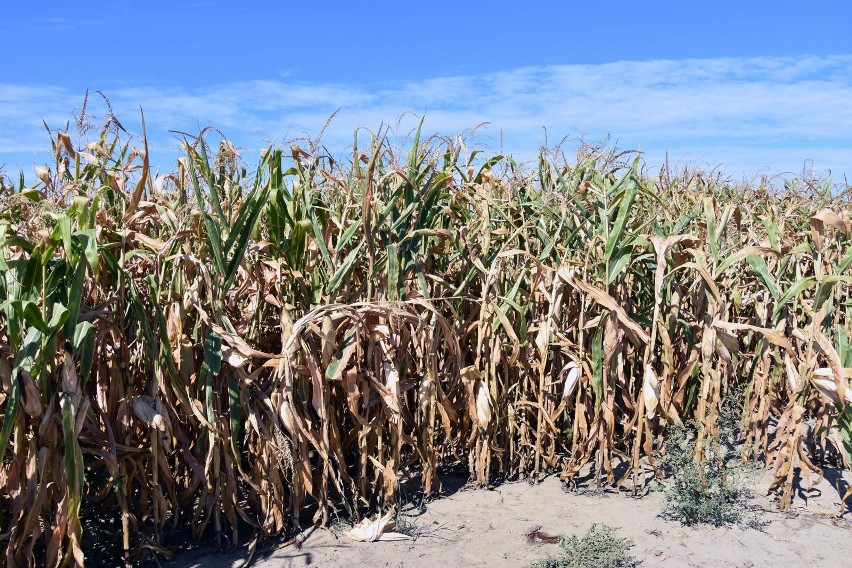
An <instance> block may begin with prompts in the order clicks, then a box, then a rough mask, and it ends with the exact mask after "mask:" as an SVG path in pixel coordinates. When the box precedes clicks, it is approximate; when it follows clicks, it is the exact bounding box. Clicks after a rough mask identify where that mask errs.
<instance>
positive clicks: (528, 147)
mask: <svg viewBox="0 0 852 568" xmlns="http://www.w3.org/2000/svg"><path fill="white" fill-rule="evenodd" d="M93 87H97V86H93ZM107 94H108V96H109V97H110V100H111V102H112V105H113V107H114V109H115V111H116V113H117V115H118V117H119V118H120V119H121V120H122V121H123V122H125V125H129V124H133V123H134V117H137V116H138V109H139V107H140V106H141V107H142V108H144V110H145V115H146V120H147V123H148V128H149V134H150V136H151V138H152V140H153V145H154V149H155V150H154V153H155V156H156V153H157V152H158V151H159V152H160V155H162V156H166V155H167V154H168V153H169V152H170V151H171V150H172V149H173V148H174V147H175V145H176V144H175V142H174V137H173V135H170V134H169V133H168V130H169V129H174V130H187V131H190V132H191V131H196V130H197V129H198V127H199V126H200V125H202V126H203V125H206V124H212V125H214V126H217V127H219V128H220V129H222V130H223V131H224V132H225V133H226V134H227V135H228V136H229V137H231V138H232V139H233V140H234V141H235V142H236V143H238V144H239V145H241V146H243V147H246V148H249V149H250V150H252V151H256V150H259V149H260V148H261V147H263V146H264V145H265V144H266V143H267V142H269V141H270V140H277V141H279V142H281V141H282V140H283V139H284V138H287V137H291V136H296V135H300V134H302V133H308V134H310V135H316V134H317V133H318V132H319V131H320V129H321V128H322V126H323V124H324V123H325V122H326V120H327V119H328V117H329V116H330V114H331V113H332V112H334V111H335V110H338V109H340V112H339V113H338V115H337V116H336V117H335V119H334V121H333V122H332V124H331V126H330V128H329V129H328V130H327V131H326V135H325V138H324V141H325V142H326V144H327V145H328V146H330V147H333V148H337V149H341V150H342V149H343V147H345V146H346V145H347V144H351V139H352V132H353V130H354V129H355V128H356V127H366V128H369V129H373V130H375V129H376V128H378V127H379V125H380V124H381V123H382V122H393V121H395V120H396V119H397V117H399V116H401V115H403V114H405V113H413V114H410V115H408V117H407V118H405V119H404V120H403V123H404V127H409V126H411V125H413V124H415V123H416V121H417V116H420V115H422V114H423V113H425V115H426V122H425V128H426V129H427V130H428V131H430V132H440V133H444V134H452V133H456V132H460V131H463V130H465V129H467V128H470V127H473V126H476V125H477V124H479V123H482V122H488V123H490V125H491V126H490V127H489V128H487V129H486V130H484V131H483V132H484V135H485V136H486V137H490V139H491V140H492V145H493V146H496V145H498V144H499V141H500V140H501V136H502V140H503V141H504V143H505V149H506V150H507V151H509V152H512V153H515V154H519V155H521V156H530V155H531V154H532V153H533V152H534V151H535V149H536V148H537V147H538V146H539V145H540V144H542V143H543V142H544V130H543V129H545V128H546V131H547V133H548V136H549V141H550V142H551V143H554V142H558V141H559V140H560V139H562V138H563V137H569V138H572V139H579V138H580V137H585V139H587V140H590V141H597V140H602V139H604V138H605V137H606V136H607V135H609V136H611V138H612V139H614V140H617V141H618V142H619V145H620V146H621V147H626V148H641V149H642V150H643V151H644V152H645V156H646V161H647V163H648V164H649V165H651V166H654V165H658V164H660V163H661V162H662V161H663V159H664V156H665V153H666V152H668V155H669V156H670V158H671V159H672V160H674V161H680V162H692V163H695V162H700V163H704V164H707V165H709V166H711V167H715V166H717V165H721V167H722V169H724V170H725V171H727V172H729V173H730V174H732V175H735V176H739V175H743V174H751V173H755V172H758V171H760V172H765V173H777V172H791V173H798V172H800V171H801V169H802V166H803V164H804V163H805V162H806V161H811V162H812V163H813V166H814V167H815V168H817V169H819V170H825V169H829V168H830V169H831V170H832V172H833V174H834V176H835V178H836V179H840V178H841V177H842V175H843V174H850V175H852V151H850V149H852V102H850V101H852V55H841V56H834V57H795V58H726V59H705V60H661V61H642V62H633V61H620V62H614V63H609V64H602V65H568V66H547V67H526V68H521V69H513V70H507V71H504V72H500V73H487V74H479V75H472V76H455V77H435V78H429V79H424V80H418V81H410V82H402V83H389V84H378V85H366V86H365V85H345V84H335V83H325V84H311V83H304V82H298V81H291V80H288V79H287V78H281V77H280V76H277V77H274V78H270V79H267V80H257V81H249V82H240V83H225V84H220V85H214V86H209V87H199V88H192V87H187V86H181V85H175V86H174V87H172V88H162V87H157V88H154V87H150V86H145V85H126V86H123V87H120V88H113V89H112V90H111V91H110V92H108V93H107ZM81 102H82V93H76V92H70V91H69V90H68V89H65V88H62V87H61V86H55V85H44V84H41V85H39V84H30V85H9V84H5V85H3V84H0V164H2V163H3V162H6V163H7V168H8V167H9V166H18V165H20V166H25V165H26V166H28V164H24V163H22V164H15V163H14V162H13V158H14V159H17V160H21V159H22V158H21V157H22V156H25V157H26V156H34V155H36V153H37V152H38V151H39V150H40V149H43V148H44V146H45V145H46V137H45V135H44V133H43V129H42V128H41V119H42V118H44V119H45V120H46V121H47V122H48V123H49V124H51V125H52V126H60V125H61V124H62V123H63V122H64V121H65V120H67V119H68V118H69V117H70V111H71V110H72V109H74V108H78V107H79V106H80V104H81ZM137 123H138V121H137ZM137 129H138V126H137ZM4 156H6V157H4ZM24 159H26V158H24ZM33 159H35V158H31V159H30V161H32V160H33ZM164 165H165V164H164Z"/></svg>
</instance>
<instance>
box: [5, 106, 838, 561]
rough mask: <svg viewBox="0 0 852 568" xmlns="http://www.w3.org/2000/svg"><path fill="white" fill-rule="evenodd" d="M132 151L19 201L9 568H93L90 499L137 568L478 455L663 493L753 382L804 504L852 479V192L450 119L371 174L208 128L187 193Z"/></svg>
mask: <svg viewBox="0 0 852 568" xmlns="http://www.w3.org/2000/svg"><path fill="white" fill-rule="evenodd" d="M123 137H125V136H124V132H123V129H122V128H121V127H120V124H118V122H117V121H115V120H114V119H110V121H109V122H107V125H106V126H105V127H104V128H103V130H102V131H101V133H100V136H99V137H98V139H97V140H94V141H91V142H88V143H86V140H78V141H77V142H76V144H75V143H74V141H73V140H72V137H71V136H70V135H69V134H68V133H66V132H58V133H54V134H53V136H52V140H53V144H54V151H55V155H56V160H55V163H54V165H53V166H52V168H50V169H48V168H40V169H39V170H38V172H37V173H38V176H39V180H40V181H39V183H38V184H37V185H36V186H34V187H31V188H26V187H23V185H22V184H18V185H17V186H14V185H9V184H7V183H5V182H4V185H3V189H2V191H3V198H2V205H0V270H2V275H3V276H2V278H0V350H2V352H0V379H2V383H0V412H2V416H3V419H2V429H0V458H2V459H0V464H2V465H0V485H2V488H3V490H2V492H0V550H1V551H2V553H3V554H4V555H5V559H6V562H7V564H8V565H9V566H32V565H35V564H36V563H37V562H39V563H40V562H44V563H45V564H46V565H50V566H55V565H59V564H62V563H66V564H68V563H70V564H76V565H82V564H83V562H84V555H85V552H84V548H85V546H84V543H85V539H86V535H85V534H84V531H83V524H82V522H81V510H91V511H115V512H116V514H117V515H118V516H119V518H120V521H121V530H122V535H123V549H124V559H125V562H128V563H129V562H131V561H132V559H133V558H135V557H136V556H137V555H138V554H139V553H140V552H150V551H153V552H157V553H161V554H165V553H167V550H166V549H165V548H164V547H163V545H162V543H163V540H162V537H163V534H164V533H165V531H168V530H170V529H171V528H174V527H178V526H185V524H186V523H189V526H190V527H191V529H192V532H193V535H194V536H195V537H196V538H199V539H200V538H202V537H204V536H212V537H214V538H216V539H218V540H219V541H220V543H221V544H222V545H223V546H228V545H230V546H234V545H236V543H237V541H238V538H239V533H238V529H239V528H244V527H249V528H250V530H251V531H252V532H253V533H255V534H258V535H275V534H280V533H282V532H285V531H288V530H290V529H292V528H293V527H296V526H299V524H300V523H303V522H305V521H306V520H309V521H311V522H320V523H325V522H327V521H328V520H329V515H330V514H332V513H333V512H334V511H335V510H341V509H342V510H344V511H346V512H347V513H348V514H351V515H358V514H361V513H363V512H364V511H365V510H367V509H368V508H372V507H381V506H385V505H390V504H392V503H393V502H394V500H395V499H396V496H397V492H398V489H399V483H400V481H401V479H402V477H403V476H410V475H415V476H418V477H419V478H420V481H421V483H422V485H423V488H424V490H425V491H426V492H427V493H431V492H433V491H436V490H438V489H439V488H440V478H439V475H438V473H439V470H440V468H441V467H442V466H449V465H455V464H459V465H463V466H466V467H467V468H468V470H469V472H470V475H471V478H472V479H473V480H474V481H475V482H476V483H478V484H487V483H489V482H490V481H492V480H494V479H514V478H521V477H536V476H539V475H542V474H544V473H547V472H558V473H559V474H560V475H561V477H562V479H563V480H565V481H566V482H569V481H575V480H577V479H578V478H579V476H580V475H581V472H583V471H585V468H587V467H588V466H591V470H590V471H591V472H592V473H593V474H594V480H595V483H597V484H598V485H604V484H607V485H622V484H624V483H625V482H629V483H630V484H631V485H632V486H633V487H634V488H636V487H639V486H641V485H642V484H643V483H644V482H645V481H646V479H647V476H648V475H650V474H653V472H654V471H655V470H656V467H655V460H654V457H655V455H657V454H658V453H659V451H660V450H661V440H662V439H663V437H664V433H665V427H666V425H667V424H673V423H684V422H687V421H694V422H695V423H696V424H698V425H699V428H698V433H699V444H698V445H697V452H698V453H699V454H700V453H701V452H702V451H703V449H702V443H701V442H702V440H703V439H705V437H706V436H708V435H710V434H712V433H713V432H714V430H715V428H716V427H717V418H718V416H719V412H720V408H721V405H722V403H723V401H725V400H726V399H727V398H728V397H730V396H735V395H734V393H742V395H740V396H741V399H737V401H738V402H739V403H740V404H741V405H742V406H741V407H742V429H743V437H744V441H745V444H744V446H743V457H744V459H748V458H749V457H750V456H756V457H758V458H759V459H762V460H764V462H765V464H766V465H767V467H769V468H771V469H772V471H773V472H774V475H775V484H774V489H776V490H777V491H778V492H779V494H780V495H781V501H780V506H781V507H782V508H786V507H788V506H789V504H790V499H791V494H792V487H793V481H794V475H795V468H801V471H803V472H804V473H805V474H819V473H820V471H821V470H820V464H821V463H828V462H830V461H832V460H835V461H836V462H838V463H841V464H842V465H844V466H845V467H849V466H850V461H852V455H850V453H852V438H850V436H852V410H850V409H852V405H850V400H852V394H850V392H852V391H850V390H849V384H848V379H849V378H850V375H852V369H850V367H852V348H850V344H849V337H850V334H852V298H850V291H852V285H850V282H852V277H851V276H850V275H849V274H850V265H852V246H850V242H852V239H850V229H852V219H850V209H849V207H850V196H852V194H850V192H849V189H848V188H846V190H845V191H843V192H838V191H833V192H832V191H831V190H830V188H829V187H828V186H823V187H818V186H815V185H814V184H813V183H798V184H791V185H789V186H786V187H784V188H781V189H779V188H775V187H770V186H767V185H766V184H760V185H757V186H738V185H734V184H731V183H729V182H726V181H724V180H721V179H719V178H713V177H708V176H707V175H706V174H702V173H700V172H691V171H683V172H679V173H678V174H677V175H675V176H673V175H672V173H671V172H669V171H668V170H667V169H666V170H663V172H662V173H661V174H660V175H659V176H657V177H654V178H651V177H648V176H646V175H643V174H642V173H641V171H640V169H639V163H638V161H635V162H633V163H631V164H626V163H622V162H621V161H620V160H621V158H622V156H619V155H615V154H612V153H607V152H602V151H599V150H597V149H593V148H591V149H590V148H583V149H581V151H580V152H579V154H578V156H577V159H576V163H575V164H574V165H568V161H567V160H566V159H565V158H564V157H563V156H561V155H560V154H558V153H544V152H543V153H542V155H541V156H540V159H539V162H538V167H537V168H528V167H519V166H518V165H517V164H516V163H515V162H514V161H512V160H511V159H510V158H506V157H502V156H495V157H492V158H485V159H483V158H481V157H479V156H477V152H475V151H469V150H468V146H467V145H466V141H465V140H463V139H460V138H457V139H446V140H443V139H430V140H428V141H422V140H421V137H420V132H419V130H418V131H417V132H416V133H415V134H414V136H413V138H412V140H411V142H410V148H409V150H408V152H407V155H406V156H404V157H403V156H402V155H401V154H399V153H398V152H395V151H393V150H392V148H391V146H390V145H389V144H387V143H386V141H385V138H384V137H382V136H377V137H374V138H373V139H372V140H371V141H370V143H369V144H368V145H366V146H361V145H359V143H358V140H357V138H356V140H355V142H354V144H353V147H354V151H353V155H352V158H351V161H350V163H348V164H341V163H340V162H339V161H338V160H336V159H334V158H332V157H331V156H329V155H326V154H324V153H322V152H320V151H319V147H318V146H317V145H316V144H309V145H308V146H309V147H308V148H307V149H306V148H302V147H298V146H293V147H292V148H290V149H289V151H287V152H286V154H285V151H284V150H281V149H270V150H268V151H267V152H265V153H264V155H263V157H262V158H261V160H260V162H259V164H258V167H257V169H256V170H255V171H254V172H251V173H250V172H247V171H246V169H245V167H244V165H243V161H242V159H241V158H240V156H239V154H238V153H237V151H236V149H235V148H234V147H233V146H232V145H231V144H230V143H229V142H227V141H226V140H222V141H221V142H220V144H219V146H218V149H217V151H216V152H215V154H211V148H210V146H208V145H207V141H208V140H209V138H210V136H209V135H205V136H200V137H199V138H197V139H189V140H187V141H186V142H185V144H184V153H183V156H182V157H181V158H180V160H179V161H178V164H177V166H176V169H175V171H174V172H172V173H170V174H167V175H162V176H159V175H156V174H155V173H154V172H153V171H152V170H151V166H150V164H149V161H148V157H147V142H146V140H145V138H144V135H143V139H142V143H141V144H137V145H138V146H140V147H139V148H135V147H134V146H133V145H131V143H129V142H126V141H123ZM205 138H206V139H208V140H205ZM803 425H805V426H808V427H803ZM697 457H700V455H699V456H697ZM847 497H848V496H847ZM306 511H307V512H308V513H309V514H310V515H312V518H311V517H309V516H308V517H306Z"/></svg>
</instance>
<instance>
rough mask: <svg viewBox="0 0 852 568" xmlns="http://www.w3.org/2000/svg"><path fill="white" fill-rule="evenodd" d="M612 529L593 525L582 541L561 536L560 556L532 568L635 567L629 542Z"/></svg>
mask: <svg viewBox="0 0 852 568" xmlns="http://www.w3.org/2000/svg"><path fill="white" fill-rule="evenodd" d="M615 531H616V529H615V528H614V527H610V526H608V525H601V524H597V523H595V524H593V525H592V526H591V528H589V530H588V532H587V533H586V534H585V535H583V536H582V537H578V536H576V535H571V536H563V537H562V538H561V539H560V541H559V546H560V547H562V550H563V551H564V555H562V556H555V557H550V558H545V559H543V560H539V561H537V562H536V563H535V564H533V568H628V567H630V566H636V559H635V558H634V557H633V556H632V555H631V554H630V549H631V548H633V545H634V542H633V539H632V538H620V537H618V536H616V534H615Z"/></svg>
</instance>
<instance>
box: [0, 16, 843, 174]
mask: <svg viewBox="0 0 852 568" xmlns="http://www.w3.org/2000/svg"><path fill="white" fill-rule="evenodd" d="M850 21H852V7H850V4H848V3H847V2H841V1H833V2H828V1H813V2H810V3H807V4H805V3H803V2H790V1H780V2H773V3H771V4H770V3H763V2H760V3H759V2H743V1H742V0H740V2H728V1H717V2H683V1H681V2H670V1H663V2H645V3H639V2H621V1H617V0H612V1H610V2H607V3H591V2H583V3H579V2H569V1H563V2H526V3H519V2H501V1H492V2H479V1H473V2H464V1H459V0H457V1H455V2H445V1H434V2H430V3H428V4H427V3H423V4H421V3H404V2H384V1H378V2H361V3H358V2H351V1H350V2H336V1H327V2H324V3H309V2H299V3H296V2H284V1H281V2H271V1H263V2H246V3H245V4H244V5H243V4H238V3H232V2H203V1H199V2H179V1H175V0H172V1H171V2H163V1H160V0H152V1H149V2H129V1H124V0H121V1H113V2H98V1H91V2H87V3H82V4H81V3H71V2H39V3H35V2H14V3H10V5H8V6H5V7H4V12H3V18H2V20H0V37H2V38H3V44H4V49H3V50H2V53H0V63H2V65H0V165H5V170H6V173H7V174H11V175H12V176H13V177H16V173H17V171H18V169H21V168H23V169H24V171H25V172H26V173H27V174H28V175H29V174H30V172H32V168H33V166H34V165H35V164H37V163H41V162H44V161H45V157H44V150H45V148H46V147H47V146H48V141H47V137H46V134H45V133H44V129H43V126H42V119H44V120H45V121H47V123H48V124H49V125H51V127H54V128H58V127H62V125H63V124H64V123H65V121H66V120H69V119H70V117H71V112H72V111H74V110H75V109H79V107H80V105H81V104H82V100H83V93H84V92H85V91H86V89H90V90H101V91H103V92H104V93H105V94H106V95H107V96H108V97H109V99H110V101H111V103H112V106H113V108H114V109H115V112H116V114H117V116H118V118H119V119H120V120H121V122H122V123H123V124H124V125H125V126H126V127H127V128H128V130H130V131H132V132H135V133H137V134H138V133H139V132H140V125H139V119H138V116H139V112H138V110H139V108H140V107H142V108H143V109H144V111H145V116H146V121H147V124H148V131H149V137H150V139H151V154H152V162H153V163H154V164H158V165H159V166H160V169H161V170H163V171H165V170H168V169H169V167H170V164H169V162H170V159H171V158H172V157H173V153H174V151H175V148H176V147H177V144H178V143H177V140H176V139H175V136H174V135H173V134H170V133H169V130H184V131H190V132H194V131H198V129H199V127H200V126H204V125H208V124H211V125H213V126H216V127H218V128H220V129H221V130H222V131H223V132H224V133H225V134H226V135H227V136H228V137H229V138H231V139H232V140H233V141H234V142H235V143H236V144H237V145H238V146H240V147H243V148H244V149H245V151H244V154H245V156H246V157H247V158H248V159H249V161H253V160H254V159H255V157H256V155H257V153H258V152H259V150H260V149H261V148H262V147H264V146H266V145H267V144H268V143H270V142H276V143H283V142H284V141H286V140H288V139H291V138H294V137H298V136H301V135H303V134H308V135H310V136H316V135H317V134H318V133H319V131H320V129H321V128H322V127H323V124H324V123H325V122H326V119H327V118H328V117H329V116H330V115H331V114H332V113H333V112H335V111H336V110H338V109H339V112H338V114H337V115H336V117H335V119H334V120H333V121H332V123H331V125H330V126H329V128H328V129H327V130H326V132H325V135H324V138H323V141H324V143H325V144H326V145H327V146H328V147H329V148H331V149H333V150H335V151H343V150H344V149H345V148H346V146H348V145H350V144H351V141H352V132H353V130H354V129H355V128H356V127H364V128H368V129H373V130H375V129H376V128H378V127H379V125H380V124H382V123H390V124H394V125H396V124H398V127H397V128H398V131H399V132H401V133H404V132H405V131H407V129H409V128H411V127H412V126H413V125H414V124H416V122H417V120H418V117H419V116H422V115H423V114H424V113H425V116H426V120H425V129H426V130H427V131H428V132H439V133H442V134H454V133H457V132H461V131H464V130H466V129H468V128H471V127H474V126H477V125H479V124H481V123H487V125H486V126H485V127H483V128H481V129H479V130H478V133H479V134H478V136H479V139H478V140H479V141H480V142H481V143H482V144H485V145H490V146H491V147H492V148H494V149H495V150H497V149H499V147H500V144H501V140H502V144H503V146H504V149H505V150H506V151H507V152H511V153H514V154H516V155H518V156H520V157H522V158H524V157H529V156H532V154H533V153H534V152H535V150H536V148H537V147H538V146H539V145H541V144H542V143H544V142H545V141H546V142H548V143H550V144H554V143H557V142H559V141H560V140H562V139H567V145H568V148H569V149H570V148H572V147H573V146H576V143H577V141H578V140H580V139H584V140H586V141H589V142H596V141H601V140H603V139H605V138H607V136H609V139H610V140H612V141H617V143H618V145H619V146H620V147H623V148H641V149H642V150H643V151H644V152H645V160H646V162H647V164H648V165H649V166H650V167H652V168H653V167H655V166H658V165H659V164H661V163H662V161H663V160H664V159H665V156H666V153H668V156H669V159H670V161H671V162H672V163H681V164H687V163H689V164H702V165H704V166H706V167H710V168H717V167H718V168H719V169H720V170H722V171H725V172H727V173H728V174H730V175H731V176H733V177H734V178H739V177H743V176H748V175H751V174H754V173H767V174H776V173H780V174H786V175H787V177H791V176H793V175H798V174H799V173H801V172H802V168H803V166H804V165H807V167H808V168H813V169H815V170H816V171H818V172H826V171H827V170H829V169H830V170H831V172H832V176H833V177H834V178H835V179H836V180H838V181H839V180H842V179H843V176H844V175H847V176H849V177H850V178H852V40H850V39H849V35H848V23H849V22H850ZM9 46H14V47H12V48H10V47H9ZM400 117H402V120H401V121H398V119H399V118H400ZM545 132H546V134H545ZM806 162H807V164H806Z"/></svg>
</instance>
